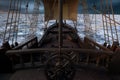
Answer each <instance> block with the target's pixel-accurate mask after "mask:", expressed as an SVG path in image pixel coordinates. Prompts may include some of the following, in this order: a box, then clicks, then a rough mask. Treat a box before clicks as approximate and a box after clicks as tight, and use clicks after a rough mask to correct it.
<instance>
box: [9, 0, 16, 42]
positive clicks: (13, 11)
mask: <svg viewBox="0 0 120 80" xmlns="http://www.w3.org/2000/svg"><path fill="white" fill-rule="evenodd" d="M13 1H14V0H13ZM15 3H16V0H15V1H14V3H13V8H15ZM14 13H15V10H14V9H13V10H12V17H11V22H10V30H9V37H8V41H9V40H10V34H11V32H12V23H13V20H14V19H13V18H14Z"/></svg>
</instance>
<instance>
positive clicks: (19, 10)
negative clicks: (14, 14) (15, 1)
mask: <svg viewBox="0 0 120 80" xmlns="http://www.w3.org/2000/svg"><path fill="white" fill-rule="evenodd" d="M21 4H22V1H21V0H19V7H18V25H19V21H20V13H21ZM17 38H18V27H17V28H16V38H15V42H17Z"/></svg>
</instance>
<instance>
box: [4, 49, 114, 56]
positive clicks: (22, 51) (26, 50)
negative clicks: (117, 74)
mask: <svg viewBox="0 0 120 80" xmlns="http://www.w3.org/2000/svg"><path fill="white" fill-rule="evenodd" d="M44 51H50V52H53V51H58V52H59V48H37V49H24V50H9V51H7V52H6V55H14V54H31V53H32V54H34V53H40V54H41V53H42V52H44ZM61 51H75V52H76V53H82V54H99V55H102V54H105V55H108V56H110V55H113V54H114V52H113V51H101V50H94V49H80V48H61Z"/></svg>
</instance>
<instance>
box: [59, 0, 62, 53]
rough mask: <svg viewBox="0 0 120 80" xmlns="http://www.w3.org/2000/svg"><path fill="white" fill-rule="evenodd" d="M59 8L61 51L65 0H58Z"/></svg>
mask: <svg viewBox="0 0 120 80" xmlns="http://www.w3.org/2000/svg"><path fill="white" fill-rule="evenodd" d="M58 10H59V26H58V27H59V28H58V29H59V30H58V31H59V49H60V53H61V47H62V26H63V1H62V0H59V2H58Z"/></svg>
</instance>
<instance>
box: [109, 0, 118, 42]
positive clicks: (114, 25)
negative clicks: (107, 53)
mask: <svg viewBox="0 0 120 80" xmlns="http://www.w3.org/2000/svg"><path fill="white" fill-rule="evenodd" d="M110 8H111V11H112V16H113V20H114V26H115V32H116V37H117V41H118V33H117V28H116V23H115V16H114V11H113V7H112V0H110Z"/></svg>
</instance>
